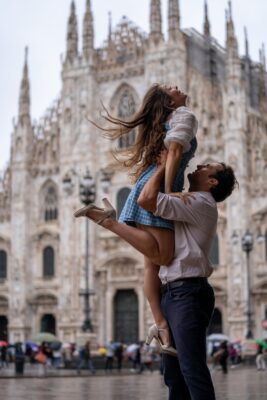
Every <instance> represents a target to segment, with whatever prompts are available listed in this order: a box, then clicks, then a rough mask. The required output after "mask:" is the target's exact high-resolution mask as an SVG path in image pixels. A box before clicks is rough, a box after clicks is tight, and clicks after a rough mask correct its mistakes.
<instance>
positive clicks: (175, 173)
mask: <svg viewBox="0 0 267 400" xmlns="http://www.w3.org/2000/svg"><path fill="white" fill-rule="evenodd" d="M186 99H187V95H186V94H185V93H183V92H182V91H180V90H179V89H178V88H177V86H169V87H167V86H161V85H158V84H156V85H153V86H152V87H151V88H150V89H149V90H148V91H147V93H146V95H145V96H144V99H143V102H142V105H141V107H140V109H139V111H137V113H136V114H135V115H134V116H133V117H131V118H129V119H128V120H127V121H123V120H120V119H118V118H114V117H112V116H111V115H110V114H109V113H108V112H107V116H105V119H106V120H107V121H108V122H110V123H112V124H113V125H114V127H112V128H106V129H103V128H101V127H99V126H98V127H99V128H100V129H102V130H104V131H105V132H106V136H107V137H109V138H111V139H117V138H120V137H122V136H124V135H127V134H129V133H130V132H131V131H132V130H133V129H135V128H138V134H137V137H136V141H135V143H134V145H132V146H131V147H130V148H129V149H127V151H126V156H127V157H126V161H123V165H124V166H126V167H127V168H128V169H130V168H132V169H133V171H132V172H131V175H132V176H133V177H134V181H135V185H134V187H133V188H132V190H131V192H130V194H129V196H128V199H127V201H126V203H125V205H124V208H123V210H122V213H121V216H120V219H119V222H121V223H126V224H127V225H129V226H123V227H121V229H119V231H118V232H115V233H117V234H118V235H119V236H121V237H123V238H124V239H125V240H126V241H128V242H129V243H130V244H132V245H133V246H134V247H135V248H136V249H137V250H139V251H140V252H141V253H142V254H144V256H145V262H144V265H145V276H144V290H145V294H146V297H147V299H148V301H149V304H150V307H151V311H152V314H153V317H154V320H155V325H153V326H152V327H151V328H150V330H149V334H148V338H147V343H149V342H150V341H151V340H152V338H153V337H155V338H156V339H157V340H158V341H159V343H160V345H161V348H162V350H163V351H165V352H168V353H169V354H172V355H175V354H176V351H175V349H173V348H172V346H171V340H170V334H169V329H168V324H167V321H166V320H165V318H164V316H163V314H162V311H161V308H160V281H159V278H158V271H159V265H168V264H169V263H170V262H171V260H172V259H173V256H174V232H173V231H174V226H173V223H172V222H171V221H168V220H165V219H162V218H160V217H155V216H154V215H153V214H152V213H151V212H148V211H146V210H144V209H143V208H141V207H140V206H139V205H138V202H137V200H138V197H139V195H140V193H141V190H142V189H143V187H144V185H145V183H146V182H147V181H148V179H149V178H150V177H151V176H152V175H153V173H154V171H155V169H156V165H157V160H158V159H159V156H160V154H161V152H162V151H163V150H164V149H166V148H167V149H168V155H167V161H166V173H165V179H164V186H163V187H162V191H165V193H171V192H181V191H182V189H183V184H184V171H185V168H186V167H187V165H188V162H189V161H190V159H191V158H192V157H193V155H194V153H195V150H196V147H197V142H196V138H195V134H196V131H197V125H198V124H197V120H196V117H195V115H194V114H193V113H192V111H190V110H189V109H188V108H187V107H186V106H185V105H186ZM96 126H97V125H96ZM104 204H105V207H106V209H105V210H103V209H100V208H98V207H96V206H94V205H93V206H92V205H91V206H87V207H83V208H82V209H80V210H78V211H77V212H76V213H75V214H74V215H75V216H76V217H80V216H87V217H89V218H91V219H93V220H94V221H95V222H98V223H99V224H102V225H103V226H104V227H105V223H104V222H105V219H106V218H108V217H113V218H114V217H115V214H114V211H115V210H113V209H112V206H111V205H110V204H109V202H108V201H107V200H106V199H105V200H104ZM107 229H108V228H107ZM150 244H151V245H153V247H154V246H155V245H156V248H157V252H156V254H155V257H151V253H150V251H149V245H150ZM148 255H149V258H148Z"/></svg>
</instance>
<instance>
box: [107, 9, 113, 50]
mask: <svg viewBox="0 0 267 400" xmlns="http://www.w3.org/2000/svg"><path fill="white" fill-rule="evenodd" d="M111 34H112V14H111V11H109V13H108V42H109V43H110V42H111Z"/></svg>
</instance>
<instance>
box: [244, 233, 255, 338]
mask: <svg viewBox="0 0 267 400" xmlns="http://www.w3.org/2000/svg"><path fill="white" fill-rule="evenodd" d="M242 250H243V251H244V252H245V253H246V267H247V333H246V338H247V339H252V338H253V332H252V318H251V317H252V312H251V293H250V252H251V251H252V250H253V236H252V233H251V232H250V231H249V230H247V231H246V233H245V234H244V235H243V237H242Z"/></svg>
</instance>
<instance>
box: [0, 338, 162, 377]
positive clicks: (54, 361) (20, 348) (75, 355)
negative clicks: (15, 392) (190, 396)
mask: <svg viewBox="0 0 267 400" xmlns="http://www.w3.org/2000/svg"><path fill="white" fill-rule="evenodd" d="M0 360H1V363H0V368H1V369H2V368H8V367H10V364H12V363H14V367H15V372H16V374H23V370H24V364H25V363H29V364H31V365H32V366H34V365H36V366H37V365H42V368H43V371H44V373H46V372H47V371H48V370H49V369H62V368H67V369H76V371H77V373H78V374H80V373H81V371H82V370H88V371H90V372H91V373H92V374H95V373H96V370H97V369H104V371H105V372H106V373H111V372H113V370H116V371H118V372H120V371H121V370H122V368H128V369H130V370H131V371H133V372H138V373H142V372H143V371H144V370H149V371H151V372H152V371H153V370H154V369H155V368H157V369H158V368H159V366H160V364H161V357H160V354H159V352H158V349H157V348H156V347H153V346H146V345H145V344H144V343H143V342H139V343H133V344H130V345H124V344H122V343H119V342H112V341H111V342H109V343H107V344H105V345H100V346H98V347H97V348H94V349H93V350H92V349H91V344H90V342H89V341H87V342H86V343H85V344H84V345H82V346H78V345H77V344H76V343H61V342H59V341H54V342H45V341H44V342H42V343H41V344H37V343H34V342H30V341H27V342H25V343H15V344H9V343H7V342H0Z"/></svg>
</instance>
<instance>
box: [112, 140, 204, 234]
mask: <svg viewBox="0 0 267 400" xmlns="http://www.w3.org/2000/svg"><path fill="white" fill-rule="evenodd" d="M196 148H197V140H196V138H193V139H192V141H191V148H190V150H189V151H188V152H187V153H184V155H183V158H182V161H181V164H180V168H179V170H178V171H177V174H176V177H175V180H174V183H173V189H172V190H173V192H182V190H183V188H184V172H185V169H186V167H187V166H188V163H189V161H190V160H191V158H192V157H193V156H194V153H195V151H196ZM156 168H157V166H156V165H151V166H150V167H148V168H147V169H146V170H145V171H144V172H143V174H142V175H141V176H140V177H139V179H138V181H137V182H136V183H135V185H134V186H133V188H132V190H131V192H130V193H129V196H128V198H127V200H126V202H125V204H124V207H123V209H122V212H121V215H120V217H119V222H121V223H126V224H128V225H133V226H136V224H142V225H148V226H153V227H156V228H165V229H171V230H174V225H173V222H172V221H169V220H167V219H164V218H161V217H155V216H154V214H153V213H151V212H150V211H146V210H144V209H143V208H142V207H140V206H139V205H138V204H137V200H138V197H139V195H140V193H141V191H142V189H143V187H144V186H145V184H146V182H147V181H148V180H149V178H150V177H151V176H152V175H153V174H154V172H155V170H156ZM161 191H162V192H164V187H163V185H162V189H161Z"/></svg>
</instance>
